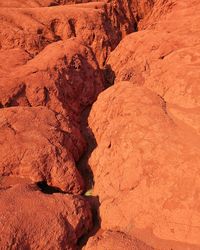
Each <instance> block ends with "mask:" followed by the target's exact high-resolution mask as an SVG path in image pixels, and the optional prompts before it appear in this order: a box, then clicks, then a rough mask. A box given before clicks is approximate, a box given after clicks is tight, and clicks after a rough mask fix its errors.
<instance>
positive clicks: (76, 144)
mask: <svg viewBox="0 0 200 250" xmlns="http://www.w3.org/2000/svg"><path fill="white" fill-rule="evenodd" d="M0 142H1V143H0V145H1V146H0V155H1V158H0V174H1V175H2V176H20V177H24V178H29V179H31V180H33V181H34V182H40V181H45V182H47V184H48V185H51V186H55V187H57V188H60V189H61V190H63V191H65V192H68V193H81V192H82V191H83V181H82V179H81V176H80V175H79V173H78V171H77V169H76V166H75V162H74V158H75V159H76V158H77V157H79V156H80V155H81V153H82V152H83V146H84V140H83V138H82V136H81V134H80V132H79V131H78V130H77V129H76V128H73V127H72V126H71V125H70V124H69V122H67V120H66V119H64V118H63V117H62V115H60V114H56V113H54V112H53V111H51V110H49V109H47V108H45V107H35V108H24V107H17V108H4V109H1V110H0Z"/></svg>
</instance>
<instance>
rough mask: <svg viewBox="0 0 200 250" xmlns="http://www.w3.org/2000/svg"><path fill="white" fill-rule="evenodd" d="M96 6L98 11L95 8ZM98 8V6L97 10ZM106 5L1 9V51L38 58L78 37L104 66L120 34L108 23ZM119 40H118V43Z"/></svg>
mask: <svg viewBox="0 0 200 250" xmlns="http://www.w3.org/2000/svg"><path fill="white" fill-rule="evenodd" d="M96 6H97V9H96ZM98 6H99V7H98ZM103 6H104V3H100V2H99V3H96V4H95V5H94V6H93V8H92V7H91V6H90V7H88V8H87V5H86V6H82V5H81V6H79V7H77V6H76V5H70V6H57V7H53V8H46V9H45V11H44V10H43V8H15V9H13V8H1V9H0V15H1V27H0V48H1V49H13V48H22V49H24V50H26V51H27V52H28V53H30V54H31V56H35V55H36V54H38V53H39V52H40V51H42V50H43V49H44V48H45V47H46V46H47V45H48V44H50V43H53V42H56V41H59V40H63V41H65V40H67V39H69V38H73V37H76V38H77V39H78V40H79V41H81V42H82V43H84V44H85V45H87V46H91V47H92V49H93V51H94V53H95V55H96V57H97V59H98V61H99V62H100V64H101V65H102V64H103V63H104V61H105V59H106V57H107V55H108V53H109V51H110V50H111V47H112V43H111V41H109V38H110V37H112V40H113V41H114V42H115V43H116V42H119V39H118V38H117V32H116V31H115V30H111V27H110V26H108V25H107V24H106V22H107V21H109V20H107V19H106V18H107V17H106V15H105V12H104V10H103ZM115 40H116V41H115Z"/></svg>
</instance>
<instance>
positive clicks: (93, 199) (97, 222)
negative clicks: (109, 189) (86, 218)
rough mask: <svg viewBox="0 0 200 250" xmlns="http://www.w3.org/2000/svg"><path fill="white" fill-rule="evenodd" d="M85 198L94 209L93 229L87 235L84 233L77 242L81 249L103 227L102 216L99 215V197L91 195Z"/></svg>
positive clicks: (92, 209)
mask: <svg viewBox="0 0 200 250" xmlns="http://www.w3.org/2000/svg"><path fill="white" fill-rule="evenodd" d="M85 199H86V200H87V201H88V202H89V204H90V206H91V211H92V222H93V227H92V229H91V230H90V231H89V232H88V233H87V234H85V235H83V236H82V237H81V238H80V239H79V240H78V242H77V246H78V249H79V250H81V249H83V247H84V246H85V245H86V244H87V241H88V240H89V238H90V237H92V236H94V235H96V233H97V232H98V231H99V230H100V228H101V218H100V216H99V207H100V203H99V197H98V196H89V197H85Z"/></svg>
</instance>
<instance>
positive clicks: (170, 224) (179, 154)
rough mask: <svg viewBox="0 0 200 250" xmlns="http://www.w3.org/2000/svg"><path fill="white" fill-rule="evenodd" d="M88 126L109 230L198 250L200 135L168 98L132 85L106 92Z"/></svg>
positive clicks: (155, 243) (158, 244)
mask: <svg viewBox="0 0 200 250" xmlns="http://www.w3.org/2000/svg"><path fill="white" fill-rule="evenodd" d="M89 125H90V127H91V128H92V131H93V133H94V136H95V138H96V140H97V145H98V146H97V148H96V149H95V151H94V152H93V154H92V157H91V158H90V165H91V167H92V170H93V173H94V181H95V186H94V193H93V195H94V196H95V195H98V196H99V199H100V218H101V226H102V228H103V229H109V230H119V231H122V232H125V233H126V234H129V235H131V236H137V237H138V238H139V239H141V240H142V241H144V242H146V243H147V244H148V245H151V246H153V247H155V248H156V249H157V248H158V249H171V248H172V249H186V248H187V247H188V248H189V249H190V248H191V249H198V247H199V246H200V242H199V237H198V235H199V229H198V226H199V219H198V218H199V210H198V208H197V204H198V202H199V199H198V195H197V193H198V186H199V183H200V180H199V178H198V176H197V172H198V163H199V162H200V157H199V155H200V150H199V148H200V147H199V146H200V144H199V137H198V135H197V134H195V133H194V132H193V131H192V130H191V128H190V127H188V126H186V125H185V124H184V123H183V122H180V121H177V119H175V118H174V117H173V115H171V113H170V110H168V105H167V104H166V103H165V101H164V100H163V99H162V98H161V97H159V96H158V95H156V94H155V93H153V92H152V91H150V90H148V89H146V88H144V87H136V86H134V85H132V84H131V83H128V82H126V83H125V82H122V83H118V84H116V85H114V86H113V87H111V88H109V89H108V90H106V91H105V92H103V93H102V94H100V96H99V98H98V100H97V102H96V103H95V104H94V105H93V108H92V112H91V114H90V118H89ZM177 242H179V244H178V243H177ZM184 244H185V245H184ZM187 244H188V245H187ZM190 244H191V246H190ZM195 245H197V247H196V248H195Z"/></svg>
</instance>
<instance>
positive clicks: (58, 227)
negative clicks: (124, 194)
mask: <svg viewBox="0 0 200 250" xmlns="http://www.w3.org/2000/svg"><path fill="white" fill-rule="evenodd" d="M0 199H1V206H0V218H1V219H0V247H1V249H60V250H61V249H67V250H73V249H76V243H77V241H78V239H79V238H80V237H81V236H82V235H83V234H84V233H87V231H88V230H89V229H90V228H91V213H90V208H89V205H88V204H87V202H85V201H84V199H83V198H81V197H80V196H74V195H73V196H72V195H67V194H66V195H62V194H52V195H47V194H43V193H41V192H40V190H39V189H38V187H37V186H35V185H33V184H32V185H30V184H29V185H27V184H18V185H15V186H13V187H10V188H7V189H3V190H1V189H0Z"/></svg>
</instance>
